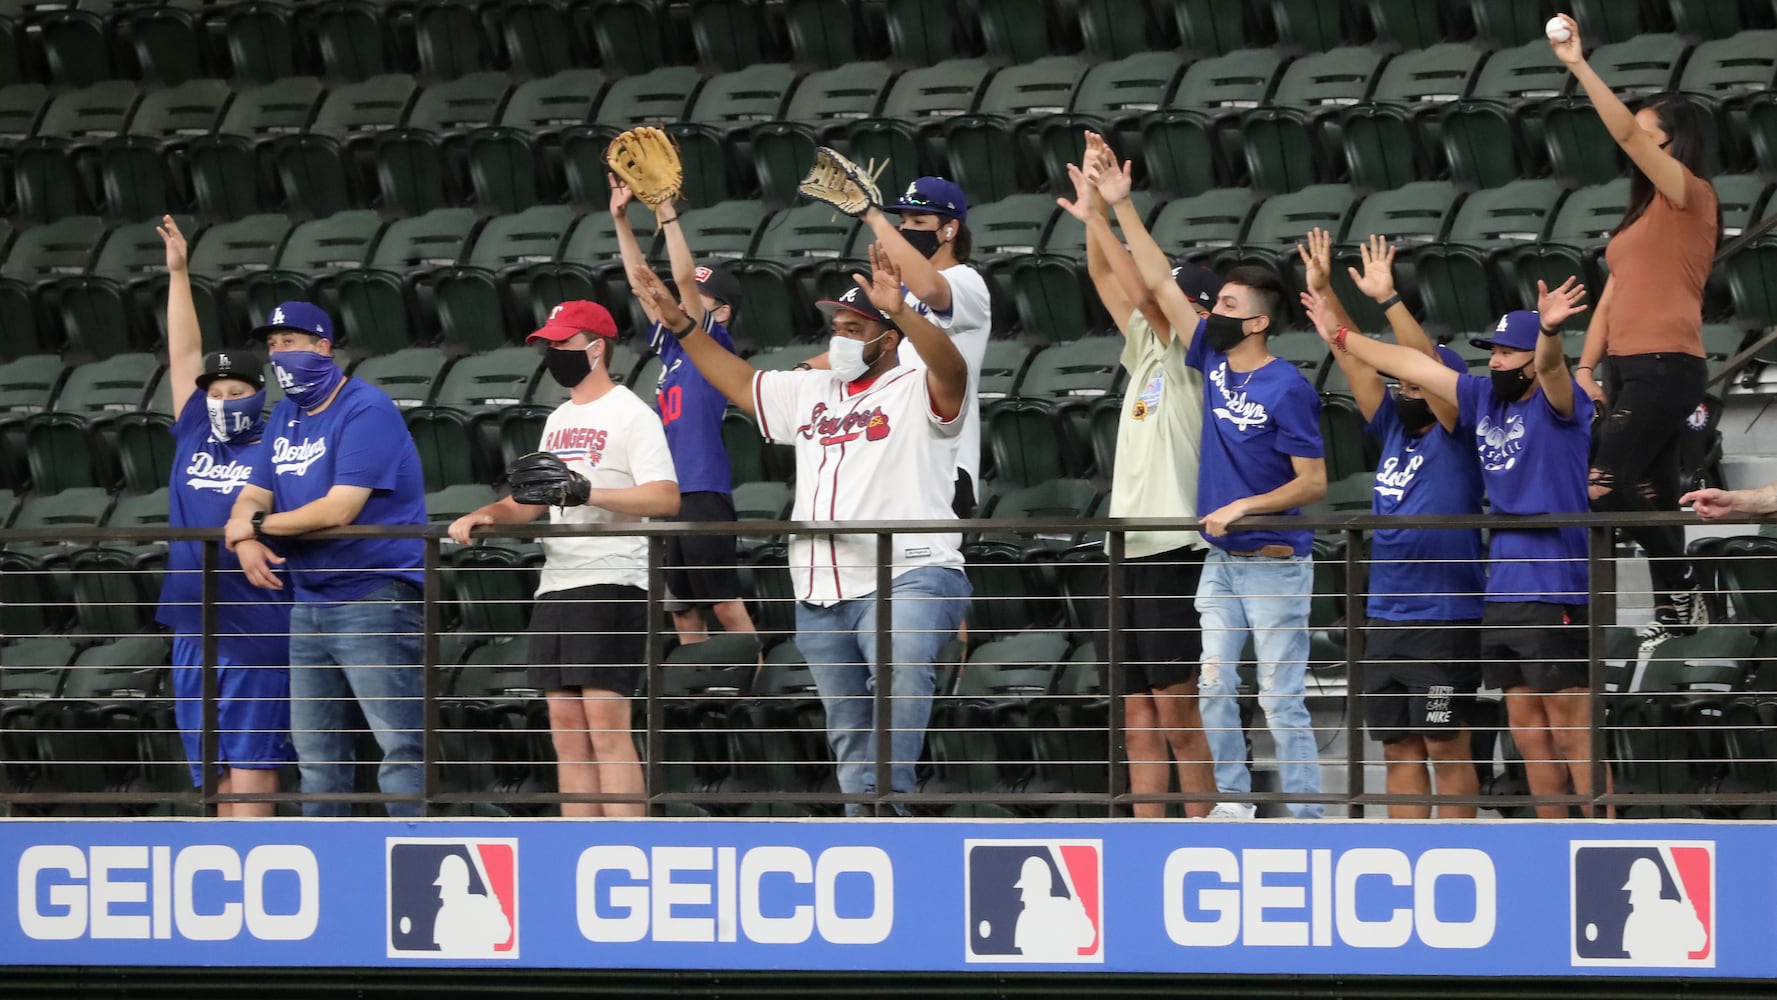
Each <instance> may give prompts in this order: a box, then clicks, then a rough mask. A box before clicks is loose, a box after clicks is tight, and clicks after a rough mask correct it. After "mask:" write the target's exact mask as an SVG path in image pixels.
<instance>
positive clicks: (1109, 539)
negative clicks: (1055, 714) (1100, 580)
mask: <svg viewBox="0 0 1777 1000" xmlns="http://www.w3.org/2000/svg"><path fill="white" fill-rule="evenodd" d="M1124 541H1125V539H1124V538H1123V531H1122V529H1120V528H1111V529H1108V530H1106V531H1105V533H1104V554H1105V580H1104V596H1105V600H1107V601H1109V602H1111V603H1110V607H1109V608H1107V609H1105V610H1106V614H1105V637H1104V659H1105V667H1104V669H1105V677H1104V690H1105V696H1106V697H1107V698H1109V699H1110V705H1109V714H1108V717H1109V719H1110V722H1111V724H1110V732H1109V733H1107V734H1106V739H1107V741H1108V742H1109V745H1110V756H1111V760H1110V769H1111V770H1110V775H1109V783H1108V784H1107V785H1106V786H1105V787H1107V788H1109V789H1110V790H1111V802H1110V806H1109V808H1107V809H1106V810H1105V813H1106V815H1110V816H1115V815H1116V814H1117V802H1118V800H1120V799H1121V798H1122V797H1123V796H1125V795H1128V794H1129V772H1128V771H1127V770H1126V769H1125V768H1124V767H1123V757H1124V754H1125V753H1126V752H1127V749H1128V739H1127V736H1128V725H1129V719H1128V713H1127V712H1125V711H1124V706H1123V681H1124V679H1125V678H1124V677H1123V628H1124V621H1123V619H1124V618H1125V617H1126V616H1125V614H1124V611H1125V609H1124V607H1123V562H1124V555H1123V552H1124Z"/></svg>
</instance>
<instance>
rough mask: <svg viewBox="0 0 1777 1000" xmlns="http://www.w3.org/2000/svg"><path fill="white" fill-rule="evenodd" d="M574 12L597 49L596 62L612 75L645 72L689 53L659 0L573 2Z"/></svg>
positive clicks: (676, 60) (676, 61)
mask: <svg viewBox="0 0 1777 1000" xmlns="http://www.w3.org/2000/svg"><path fill="white" fill-rule="evenodd" d="M574 13H575V17H576V18H577V19H579V20H580V21H581V22H582V24H583V31H584V33H585V34H587V35H590V36H591V38H592V40H593V42H594V44H595V45H596V46H597V48H598V54H599V58H598V64H599V65H600V66H605V67H608V68H609V70H610V71H611V72H612V73H613V74H619V73H621V74H637V73H646V72H648V71H650V70H652V69H655V68H657V67H660V66H670V65H673V64H676V63H679V62H683V61H684V60H685V58H687V57H688V56H689V53H688V52H686V51H682V50H681V47H680V45H679V40H678V38H677V37H676V36H675V35H674V34H673V32H672V31H671V26H672V19H671V18H670V17H669V16H668V15H667V11H666V4H664V3H660V2H659V0H596V2H593V3H583V4H578V5H576V7H575V8H574Z"/></svg>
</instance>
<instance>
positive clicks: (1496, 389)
mask: <svg viewBox="0 0 1777 1000" xmlns="http://www.w3.org/2000/svg"><path fill="white" fill-rule="evenodd" d="M1530 364H1531V363H1530V362H1528V361H1527V362H1525V363H1524V365H1523V366H1522V367H1519V368H1513V369H1510V370H1509V371H1503V372H1502V371H1491V372H1488V375H1489V376H1490V377H1491V378H1492V379H1493V398H1495V399H1497V400H1499V401H1500V402H1502V403H1516V402H1517V401H1518V400H1520V399H1523V398H1524V394H1525V393H1526V392H1529V391H1530V387H1531V386H1532V385H1534V384H1535V383H1536V376H1535V375H1532V374H1530Z"/></svg>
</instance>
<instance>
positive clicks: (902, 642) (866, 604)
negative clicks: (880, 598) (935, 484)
mask: <svg viewBox="0 0 1777 1000" xmlns="http://www.w3.org/2000/svg"><path fill="white" fill-rule="evenodd" d="M969 593H970V590H969V578H968V577H966V576H964V575H963V572H962V570H960V569H951V568H949V567H944V566H925V567H921V568H919V569H914V570H909V571H907V572H906V573H903V574H901V575H900V576H898V577H896V578H895V583H894V588H893V589H892V590H891V591H890V595H889V597H890V600H891V601H892V602H893V619H894V631H893V634H892V636H891V642H892V643H893V651H892V656H893V660H892V661H891V662H890V664H889V677H890V687H889V698H890V715H889V749H890V751H891V752H892V756H891V758H890V760H891V763H892V766H893V771H892V774H893V781H894V790H895V791H897V792H911V791H913V785H914V768H915V766H916V765H918V763H919V755H920V751H921V750H922V749H923V748H924V747H925V741H926V723H927V722H928V721H930V719H931V717H932V683H933V681H932V678H933V668H932V664H933V662H934V661H936V660H937V658H938V651H939V650H941V649H943V648H944V644H945V643H947V642H949V641H950V640H951V639H953V638H955V637H956V630H957V628H958V627H959V626H961V624H962V620H963V614H964V613H965V612H966V611H967V610H968V607H969ZM796 646H797V648H799V649H801V650H802V656H803V658H804V659H806V660H807V661H808V664H809V670H810V671H811V672H812V673H813V674H814V682H815V686H816V687H817V688H819V689H820V692H821V704H822V706H823V707H825V708H826V711H827V742H828V743H829V744H831V745H832V747H833V756H834V757H835V758H837V759H838V761H839V790H840V791H842V792H845V793H846V794H848V795H868V794H871V793H873V792H875V791H876V703H875V701H874V700H873V697H874V694H875V691H876V673H875V666H876V598H875V595H871V596H869V597H860V598H857V599H855V600H850V601H841V602H840V603H838V604H835V605H833V606H832V607H830V608H822V607H817V606H815V605H812V604H797V605H796ZM868 811H869V807H868V806H866V805H863V804H861V803H850V804H847V805H846V807H845V812H846V815H848V816H858V815H863V814H865V813H866V812H868ZM895 811H896V812H899V813H902V814H905V813H906V812H907V810H906V809H905V808H904V807H900V806H897V807H896V810H895Z"/></svg>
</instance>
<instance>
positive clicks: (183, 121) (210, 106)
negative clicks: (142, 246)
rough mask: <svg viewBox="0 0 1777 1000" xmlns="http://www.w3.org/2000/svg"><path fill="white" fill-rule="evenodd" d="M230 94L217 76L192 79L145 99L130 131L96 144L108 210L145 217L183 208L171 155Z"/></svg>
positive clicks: (213, 117) (204, 127)
mask: <svg viewBox="0 0 1777 1000" xmlns="http://www.w3.org/2000/svg"><path fill="white" fill-rule="evenodd" d="M230 96H231V95H230V93H229V89H228V84H226V83H224V82H223V81H221V80H192V81H190V82H188V83H184V84H181V85H180V86H177V87H171V88H168V89H166V90H157V91H153V92H150V93H149V94H148V95H147V96H145V97H143V98H142V101H141V103H140V104H138V105H137V106H136V111H135V113H134V114H132V115H131V116H130V123H129V134H128V135H121V136H116V137H114V138H111V139H107V140H105V141H104V142H102V143H100V144H99V150H98V176H99V184H100V188H101V191H102V195H103V201H104V204H105V207H106V212H107V214H109V215H113V216H119V217H123V218H128V219H143V218H150V217H153V216H155V215H158V214H161V213H163V212H166V211H169V210H179V209H182V208H183V207H184V204H185V201H186V195H185V192H184V190H183V185H182V184H181V183H180V181H179V180H178V179H177V178H175V176H174V173H173V169H172V166H171V163H170V159H169V158H170V157H173V156H179V155H181V153H182V151H183V149H184V147H185V144H186V143H187V142H188V141H189V138H190V137H191V136H194V135H203V134H205V133H208V132H209V131H210V130H211V129H212V128H213V127H214V126H215V125H216V123H217V120H218V119H219V118H220V117H221V114H222V108H223V106H224V105H225V104H227V103H228V99H229V97H230Z"/></svg>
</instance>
